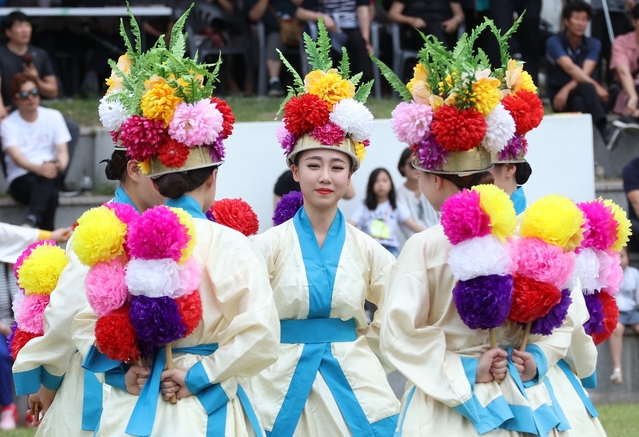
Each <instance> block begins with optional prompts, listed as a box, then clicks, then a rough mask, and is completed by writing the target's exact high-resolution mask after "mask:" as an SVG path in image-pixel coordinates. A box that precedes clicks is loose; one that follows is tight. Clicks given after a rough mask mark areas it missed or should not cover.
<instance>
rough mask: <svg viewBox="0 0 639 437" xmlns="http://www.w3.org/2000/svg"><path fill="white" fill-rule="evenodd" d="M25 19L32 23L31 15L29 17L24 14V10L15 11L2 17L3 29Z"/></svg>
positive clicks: (9, 27)
mask: <svg viewBox="0 0 639 437" xmlns="http://www.w3.org/2000/svg"><path fill="white" fill-rule="evenodd" d="M24 21H26V22H27V23H31V21H30V20H29V17H27V16H26V15H25V14H24V12H20V11H13V12H11V13H10V14H9V15H7V16H6V17H4V18H3V19H2V29H3V30H8V29H11V28H12V27H13V25H14V24H16V23H21V22H24Z"/></svg>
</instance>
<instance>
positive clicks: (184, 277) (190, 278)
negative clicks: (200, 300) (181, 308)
mask: <svg viewBox="0 0 639 437" xmlns="http://www.w3.org/2000/svg"><path fill="white" fill-rule="evenodd" d="M178 275H179V277H180V288H178V290H177V291H176V292H175V293H174V296H172V297H174V298H175V299H177V298H178V297H180V296H186V295H189V294H191V293H193V292H194V291H197V289H198V287H199V286H200V279H201V275H202V268H201V267H200V264H199V263H198V262H197V260H196V259H195V258H189V260H188V261H187V262H186V264H184V265H182V266H179V267H178Z"/></svg>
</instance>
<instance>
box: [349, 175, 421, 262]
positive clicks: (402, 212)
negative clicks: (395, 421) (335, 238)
mask: <svg viewBox="0 0 639 437" xmlns="http://www.w3.org/2000/svg"><path fill="white" fill-rule="evenodd" d="M348 223H350V224H351V225H353V226H356V227H357V228H359V229H360V230H362V231H363V232H365V233H367V234H368V235H370V236H371V237H373V238H374V239H375V240H376V241H377V242H378V243H380V244H381V245H382V246H384V248H385V249H386V250H388V251H389V252H390V253H392V254H393V256H395V257H397V256H398V255H399V241H398V240H397V228H398V225H399V224H400V223H401V224H404V225H406V226H407V227H408V228H409V229H410V230H411V231H413V232H421V231H423V230H424V229H425V228H424V227H423V226H421V225H420V224H418V223H417V222H416V221H415V219H413V218H412V217H411V215H410V211H409V210H408V209H407V208H406V207H405V206H404V205H403V204H398V203H397V200H396V195H395V186H394V185H393V179H392V178H391V175H390V173H389V172H388V170H386V169H385V168H376V169H375V170H373V171H372V173H371V175H370V177H369V178H368V185H367V186H366V200H364V202H362V203H361V204H360V205H358V206H357V208H356V209H355V212H353V214H352V215H351V218H350V220H349V221H348Z"/></svg>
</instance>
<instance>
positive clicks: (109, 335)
mask: <svg viewBox="0 0 639 437" xmlns="http://www.w3.org/2000/svg"><path fill="white" fill-rule="evenodd" d="M95 340H96V342H97V343H98V348H99V349H100V352H102V353H103V354H104V355H106V356H107V357H109V358H110V359H112V360H116V361H123V362H132V361H137V360H138V358H140V351H139V350H138V339H137V336H136V335H135V329H134V328H133V325H132V324H131V318H130V317H129V305H128V304H127V305H124V306H122V307H120V308H118V309H117V310H114V311H112V312H110V313H109V314H107V315H106V316H103V317H100V318H99V319H98V321H97V322H96V324H95Z"/></svg>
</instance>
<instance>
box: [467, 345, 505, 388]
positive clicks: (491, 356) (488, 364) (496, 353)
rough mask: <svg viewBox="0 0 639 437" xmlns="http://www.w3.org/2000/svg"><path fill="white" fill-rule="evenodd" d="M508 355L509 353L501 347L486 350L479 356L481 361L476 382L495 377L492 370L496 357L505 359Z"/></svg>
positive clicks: (490, 379)
mask: <svg viewBox="0 0 639 437" xmlns="http://www.w3.org/2000/svg"><path fill="white" fill-rule="evenodd" d="M507 356H508V354H507V353H506V351H505V350H503V349H499V348H497V347H496V348H494V349H490V350H488V351H486V352H484V353H483V354H482V355H481V357H479V363H477V374H476V376H475V382H490V381H492V380H493V379H495V378H494V376H493V374H492V372H491V369H492V368H493V363H494V362H495V360H496V359H497V360H498V359H499V358H502V359H504V358H506V357H507ZM497 362H499V361H497ZM497 370H498V369H497Z"/></svg>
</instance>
